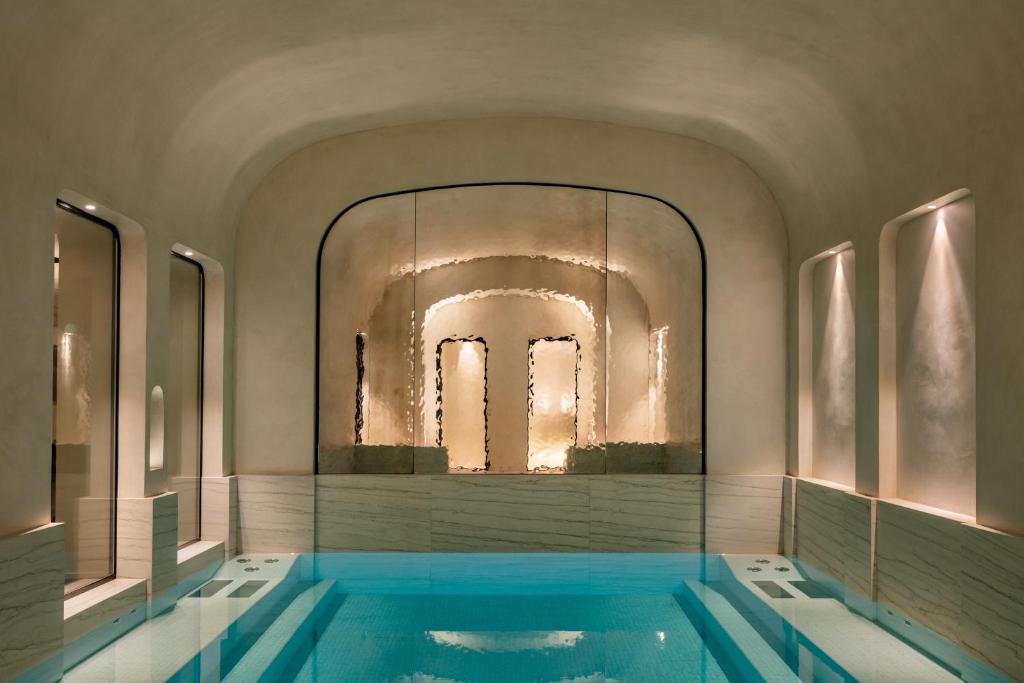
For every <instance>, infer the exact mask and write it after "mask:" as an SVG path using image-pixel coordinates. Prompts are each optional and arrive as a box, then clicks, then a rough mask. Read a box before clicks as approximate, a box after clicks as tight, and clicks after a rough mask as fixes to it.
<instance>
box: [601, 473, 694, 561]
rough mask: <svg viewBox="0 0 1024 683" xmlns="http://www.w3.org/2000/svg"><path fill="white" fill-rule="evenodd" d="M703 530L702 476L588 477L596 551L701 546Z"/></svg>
mask: <svg viewBox="0 0 1024 683" xmlns="http://www.w3.org/2000/svg"><path fill="white" fill-rule="evenodd" d="M703 531H704V477H703V476H699V475H660V476H659V475H650V476H642V475H635V476H614V477H592V478H591V479H590V549H591V550H593V551H595V552H602V551H607V552H618V551H623V550H625V551H630V552H666V551H670V552H700V551H701V548H702V546H703V540H704V538H703V536H704V533H703Z"/></svg>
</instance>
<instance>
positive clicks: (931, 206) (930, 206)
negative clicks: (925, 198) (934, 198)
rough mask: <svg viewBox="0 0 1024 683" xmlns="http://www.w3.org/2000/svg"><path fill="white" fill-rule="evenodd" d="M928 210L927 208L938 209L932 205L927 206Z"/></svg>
mask: <svg viewBox="0 0 1024 683" xmlns="http://www.w3.org/2000/svg"><path fill="white" fill-rule="evenodd" d="M928 208H929V209H937V208H939V207H937V206H935V205H934V204H929V205H928Z"/></svg>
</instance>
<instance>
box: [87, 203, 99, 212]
mask: <svg viewBox="0 0 1024 683" xmlns="http://www.w3.org/2000/svg"><path fill="white" fill-rule="evenodd" d="M85 210H86V211H95V210H96V205H95V204H86V205H85Z"/></svg>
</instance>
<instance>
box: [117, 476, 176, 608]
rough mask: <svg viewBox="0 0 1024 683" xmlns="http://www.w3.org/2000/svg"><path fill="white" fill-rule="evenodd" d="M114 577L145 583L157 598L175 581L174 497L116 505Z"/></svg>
mask: <svg viewBox="0 0 1024 683" xmlns="http://www.w3.org/2000/svg"><path fill="white" fill-rule="evenodd" d="M117 575H118V577H122V578H133V579H147V580H148V581H149V592H150V594H151V595H158V594H160V593H162V592H164V591H166V590H167V589H169V588H172V587H173V586H174V584H175V583H177V580H178V496H177V494H176V493H174V492H168V493H163V494H161V495H159V496H152V497H149V498H120V499H118V501H117Z"/></svg>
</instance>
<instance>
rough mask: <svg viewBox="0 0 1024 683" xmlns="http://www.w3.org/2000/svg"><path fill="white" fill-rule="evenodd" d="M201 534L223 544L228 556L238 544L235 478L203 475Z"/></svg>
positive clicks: (236, 485)
mask: <svg viewBox="0 0 1024 683" xmlns="http://www.w3.org/2000/svg"><path fill="white" fill-rule="evenodd" d="M201 492H202V518H201V524H200V531H201V538H202V539H203V540H204V541H219V542H220V543H223V544H224V553H225V554H226V555H227V556H228V557H231V556H232V555H234V554H235V552H236V550H237V548H238V478H237V477H203V479H202V491H201Z"/></svg>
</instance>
